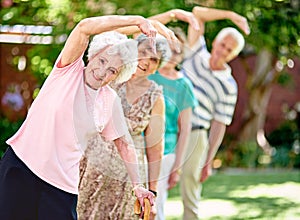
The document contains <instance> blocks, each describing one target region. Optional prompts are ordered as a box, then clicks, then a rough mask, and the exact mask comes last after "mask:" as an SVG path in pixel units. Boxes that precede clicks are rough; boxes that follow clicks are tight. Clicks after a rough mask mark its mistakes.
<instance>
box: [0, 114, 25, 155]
mask: <svg viewBox="0 0 300 220" xmlns="http://www.w3.org/2000/svg"><path fill="white" fill-rule="evenodd" d="M21 124H22V121H17V122H10V121H9V120H8V119H7V118H3V117H1V118H0V131H1V134H0V158H1V157H2V155H3V153H4V152H5V150H6V148H7V146H8V145H7V144H6V143H5V141H6V140H7V139H8V138H10V136H11V135H12V134H14V133H15V132H16V131H17V130H18V129H19V127H20V126H21Z"/></svg>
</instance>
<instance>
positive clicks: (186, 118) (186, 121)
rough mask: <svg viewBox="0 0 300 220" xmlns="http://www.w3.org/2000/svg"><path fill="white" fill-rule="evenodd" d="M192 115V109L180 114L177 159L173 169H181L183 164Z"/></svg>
mask: <svg viewBox="0 0 300 220" xmlns="http://www.w3.org/2000/svg"><path fill="white" fill-rule="evenodd" d="M191 115H192V109H191V108H188V109H185V110H183V111H182V112H181V113H180V116H179V119H178V120H179V121H178V127H179V132H178V140H177V147H176V159H175V163H174V166H173V169H175V170H178V169H180V168H181V166H182V163H183V157H184V154H185V151H186V146H187V144H188V141H189V137H190V133H191Z"/></svg>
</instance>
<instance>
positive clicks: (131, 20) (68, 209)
mask: <svg viewBox="0 0 300 220" xmlns="http://www.w3.org/2000/svg"><path fill="white" fill-rule="evenodd" d="M221 19H230V20H231V21H232V22H233V23H234V24H235V25H236V26H237V27H238V28H239V29H241V30H242V31H243V32H244V33H245V34H249V33H250V31H249V26H248V23H247V20H246V18H244V17H243V16H241V15H239V14H237V13H235V12H233V11H228V10H221V9H213V8H206V7H200V6H196V7H194V8H193V10H192V11H191V12H189V11H184V10H182V9H173V10H169V11H167V12H164V13H161V14H158V15H155V16H152V17H149V18H144V17H142V16H138V15H124V16H116V15H110V16H100V17H93V18H86V19H83V20H82V21H80V22H79V23H78V24H77V25H76V27H75V28H74V29H73V31H72V32H71V34H70V35H69V37H68V39H67V41H66V43H65V46H64V48H63V50H62V51H61V53H60V55H59V56H58V58H57V60H56V62H55V65H54V67H53V70H52V72H51V74H50V75H49V77H48V78H47V79H46V81H45V83H44V85H43V86H42V88H41V91H40V93H39V95H38V96H37V98H36V99H35V100H34V102H33V103H32V105H31V107H30V109H29V111H28V115H27V117H26V119H25V121H24V123H23V124H22V126H21V128H20V129H19V130H18V131H17V133H16V134H15V135H14V136H12V137H11V138H10V139H9V140H7V144H8V145H9V146H8V148H7V151H6V152H5V154H4V155H3V157H2V159H1V161H0V219H6V220H12V219H18V220H19V219H41V220H47V219H49V220H50V219H51V220H53V219H62V220H67V219H82V220H86V219H130V220H131V219H138V218H141V217H143V210H144V199H148V200H149V202H150V204H151V215H150V219H156V220H162V219H164V205H165V203H166V200H167V197H168V190H169V189H171V188H173V187H174V186H176V184H177V183H178V182H179V181H180V188H181V194H182V201H183V206H184V215H183V219H186V220H193V219H198V218H199V217H200V214H199V213H198V207H199V204H198V203H199V201H200V195H201V188H202V186H201V183H202V182H203V181H205V180H206V179H207V178H208V176H209V175H210V172H211V170H212V167H211V166H212V163H211V162H212V159H213V158H214V156H215V154H216V152H217V150H218V148H219V146H220V144H221V142H222V139H223V137H224V134H225V130H226V126H227V125H229V124H230V123H231V121H232V117H233V114H234V109H235V105H236V100H237V84H236V81H235V80H234V78H233V77H232V75H231V69H230V67H229V65H228V64H227V63H228V62H229V61H231V60H232V59H234V58H235V57H236V56H237V55H238V54H239V52H240V51H241V50H242V49H243V47H244V43H245V42H244V37H243V35H242V34H241V33H240V32H238V31H237V29H235V28H232V27H228V28H224V29H222V30H221V31H220V32H219V33H218V35H217V36H216V38H215V39H214V40H213V43H212V49H211V52H208V50H207V47H206V42H205V38H204V32H205V23H206V22H209V21H213V20H221ZM175 20H180V21H184V22H187V23H188V30H187V35H186V34H185V33H184V32H183V31H182V30H181V29H179V28H167V27H166V26H165V25H167V24H168V23H169V22H170V21H175ZM128 35H132V36H134V38H133V39H130V38H128V37H127V36H128ZM92 36H93V39H92V40H91V42H89V41H90V37H92ZM87 49H88V62H87V64H86V65H85V63H84V62H83V59H82V58H83V55H84V53H85V51H86V50H87ZM136 199H137V200H138V201H139V203H140V204H141V206H142V213H141V215H140V216H138V215H135V213H134V208H133V207H134V203H135V200H136Z"/></svg>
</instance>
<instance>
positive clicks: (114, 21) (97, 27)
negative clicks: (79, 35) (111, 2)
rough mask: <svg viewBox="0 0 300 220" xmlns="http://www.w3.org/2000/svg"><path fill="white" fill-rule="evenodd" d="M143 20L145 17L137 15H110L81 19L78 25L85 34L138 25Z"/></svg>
mask: <svg viewBox="0 0 300 220" xmlns="http://www.w3.org/2000/svg"><path fill="white" fill-rule="evenodd" d="M144 20H145V18H143V17H142V16H139V15H128V16H118V15H110V16H100V17H91V18H86V19H83V20H82V21H81V22H80V23H79V26H80V29H81V31H82V32H83V33H85V34H86V35H94V34H99V33H102V32H105V31H110V30H114V29H117V28H121V27H126V26H138V25H139V24H141V23H142V22H143V21H144Z"/></svg>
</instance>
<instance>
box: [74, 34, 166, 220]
mask: <svg viewBox="0 0 300 220" xmlns="http://www.w3.org/2000/svg"><path fill="white" fill-rule="evenodd" d="M136 40H137V42H138V52H139V53H138V54H139V62H138V66H137V69H136V71H135V73H134V74H133V76H132V77H131V78H130V79H129V80H128V81H127V82H124V83H121V84H115V85H113V88H114V89H115V90H116V92H117V94H118V95H119V96H120V98H121V102H122V107H123V110H124V114H125V117H126V120H127V125H128V128H129V131H130V134H131V136H132V138H133V140H134V145H135V148H136V152H137V156H138V166H139V171H140V176H141V179H142V182H141V183H143V184H145V185H147V187H148V188H149V190H150V191H152V192H153V193H154V194H156V191H157V179H158V177H159V170H160V163H161V158H162V154H163V143H164V139H163V134H164V127H165V124H164V115H165V105H164V99H163V94H162V88H161V87H160V86H158V85H157V84H156V83H155V82H154V81H151V80H149V79H148V76H149V75H151V74H153V73H154V72H155V71H156V70H157V69H158V68H159V67H160V66H162V65H164V63H166V62H167V61H168V59H169V58H170V56H171V50H170V48H169V45H168V42H167V40H166V39H165V38H164V37H162V36H160V35H159V36H158V37H156V39H155V42H156V51H157V52H156V53H153V51H152V48H151V47H150V44H149V38H148V37H147V36H145V35H140V36H139V37H138V38H137V39H136ZM99 145H101V146H102V147H101V148H99ZM85 156H86V157H85V158H84V159H83V160H82V161H81V176H82V177H81V181H80V187H79V202H78V213H79V219H82V220H83V219H118V220H120V219H138V216H136V215H135V214H134V202H135V198H134V197H132V196H131V184H130V182H129V179H128V173H127V172H126V169H125V166H124V163H123V161H122V158H120V156H119V154H118V149H117V148H116V146H115V145H114V144H113V143H112V142H105V141H103V140H101V138H99V137H94V138H92V139H91V140H90V142H89V145H88V148H87V151H86V154H85ZM153 214H155V209H154V208H152V215H153Z"/></svg>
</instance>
